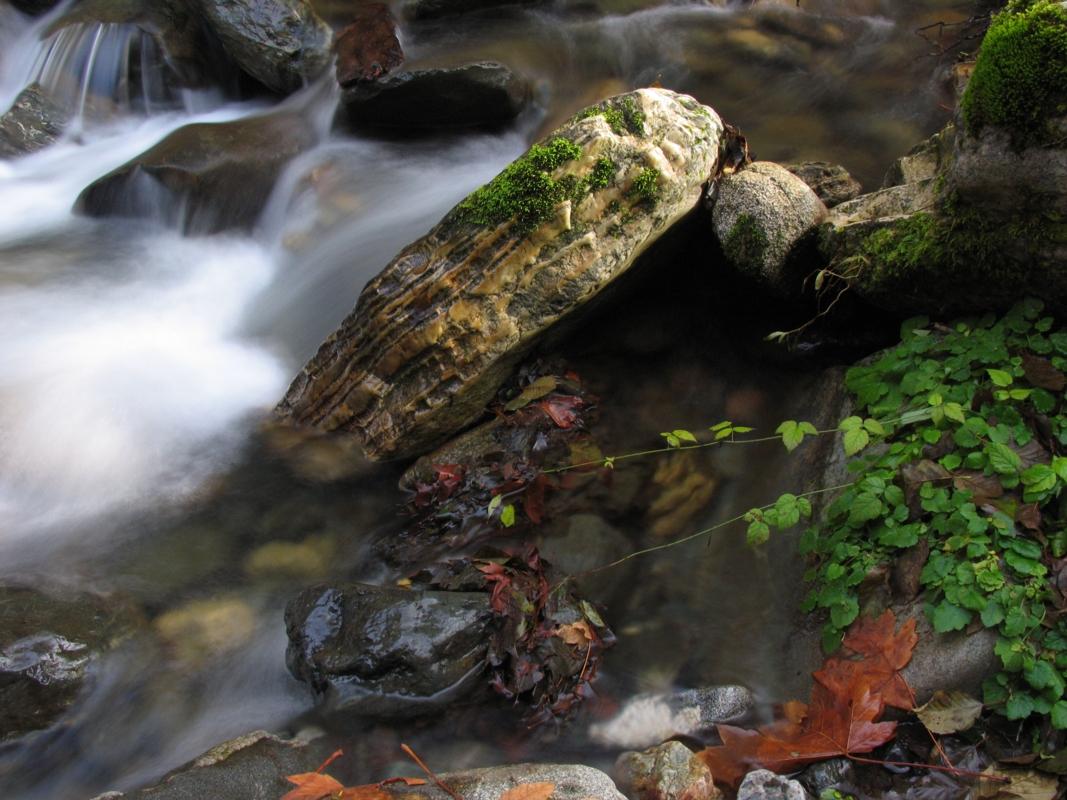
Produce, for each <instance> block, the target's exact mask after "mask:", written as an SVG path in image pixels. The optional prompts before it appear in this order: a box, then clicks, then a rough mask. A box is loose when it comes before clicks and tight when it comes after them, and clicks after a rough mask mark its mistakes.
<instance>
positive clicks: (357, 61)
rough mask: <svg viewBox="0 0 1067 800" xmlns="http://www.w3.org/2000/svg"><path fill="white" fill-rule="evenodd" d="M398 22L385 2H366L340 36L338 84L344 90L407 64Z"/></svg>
mask: <svg viewBox="0 0 1067 800" xmlns="http://www.w3.org/2000/svg"><path fill="white" fill-rule="evenodd" d="M396 34H397V28H396V20H394V19H393V15H392V13H391V12H390V11H389V6H387V5H386V4H385V3H367V4H366V5H363V6H360V7H359V8H358V9H357V10H356V15H355V19H353V21H352V22H351V23H350V24H349V25H348V27H346V28H345V29H344V30H343V31H341V33H340V34H339V35H338V36H337V43H336V50H337V83H339V84H340V85H341V86H342V87H344V86H351V85H352V84H354V83H357V82H359V81H372V80H376V79H378V78H381V77H382V76H383V75H385V74H386V73H388V72H391V71H392V70H394V69H396V68H397V67H399V66H400V65H401V63H403V61H404V51H403V50H402V49H401V48H400V40H399V39H398V38H397V35H396Z"/></svg>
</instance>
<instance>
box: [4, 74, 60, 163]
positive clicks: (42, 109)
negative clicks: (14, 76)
mask: <svg viewBox="0 0 1067 800" xmlns="http://www.w3.org/2000/svg"><path fill="white" fill-rule="evenodd" d="M67 119H68V115H67V112H66V111H65V110H64V109H62V108H61V107H60V106H59V105H58V104H57V103H55V102H54V101H53V100H52V99H51V98H50V97H49V96H48V95H47V94H46V93H45V90H44V89H43V88H42V87H41V86H40V85H39V84H36V83H34V84H31V85H29V86H27V87H26V88H25V89H23V90H22V91H21V92H20V93H19V96H18V97H16V98H15V102H14V103H13V104H12V106H11V108H10V109H9V110H8V111H7V112H6V113H5V114H4V115H3V116H2V117H0V158H14V157H15V156H19V155H25V154H27V153H34V152H36V151H38V150H41V149H43V148H45V147H48V145H50V144H52V143H54V142H55V141H56V139H58V138H59V137H60V136H61V135H62V134H63V129H64V128H65V127H66V125H67Z"/></svg>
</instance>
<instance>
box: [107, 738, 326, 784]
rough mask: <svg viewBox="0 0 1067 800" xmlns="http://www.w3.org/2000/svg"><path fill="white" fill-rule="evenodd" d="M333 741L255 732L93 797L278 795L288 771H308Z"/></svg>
mask: <svg viewBox="0 0 1067 800" xmlns="http://www.w3.org/2000/svg"><path fill="white" fill-rule="evenodd" d="M334 744H335V743H334V742H331V741H330V740H329V739H327V738H326V737H324V736H322V735H321V734H319V733H316V732H314V731H308V732H307V733H301V734H299V735H297V736H295V737H293V738H292V739H286V738H282V737H280V736H275V735H273V734H270V733H268V732H267V731H253V732H252V733H246V734H244V735H243V736H238V737H237V738H236V739H231V740H229V741H227V742H223V743H222V744H219V745H216V746H215V747H213V748H211V749H210V750H208V751H207V752H206V753H204V754H203V755H202V756H199V757H198V758H197V759H196V760H194V761H192V762H190V763H188V764H186V765H184V766H182V767H179V768H178V769H176V770H173V771H172V772H170V773H168V774H167V775H165V776H164V777H163V778H162V779H161V780H160V781H159V782H158V783H156V784H155V785H153V786H150V787H146V788H144V789H137V790H133V791H129V792H126V793H125V794H123V793H121V792H108V793H107V794H103V795H100V796H99V797H98V798H96V800H105V798H107V800H110V798H120V797H121V798H127V799H128V800H149V798H150V799H151V800H190V798H208V797H217V798H226V800H262V799H263V798H273V797H281V796H282V794H284V793H285V792H287V791H289V790H291V789H292V788H293V785H292V784H291V783H289V782H288V781H287V780H286V779H285V776H286V775H295V774H299V773H302V772H311V771H313V770H314V769H315V768H316V767H318V766H319V764H321V763H322V762H323V761H324V760H325V759H326V758H327V756H329V755H330V752H331V750H332V745H334Z"/></svg>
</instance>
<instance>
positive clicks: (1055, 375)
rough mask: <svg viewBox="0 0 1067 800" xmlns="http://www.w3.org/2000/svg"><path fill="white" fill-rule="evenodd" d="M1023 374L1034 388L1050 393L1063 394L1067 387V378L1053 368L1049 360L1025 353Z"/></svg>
mask: <svg viewBox="0 0 1067 800" xmlns="http://www.w3.org/2000/svg"><path fill="white" fill-rule="evenodd" d="M1023 372H1024V373H1025V374H1026V379H1027V380H1028V381H1030V383H1032V384H1033V385H1034V386H1037V387H1038V388H1041V389H1048V390H1049V391H1050V392H1062V391H1063V389H1064V387H1067V377H1065V376H1064V374H1063V373H1062V372H1060V371H1059V370H1058V369H1056V368H1055V367H1054V366H1052V362H1051V361H1049V360H1048V359H1047V358H1041V357H1040V356H1035V355H1031V354H1030V353H1023Z"/></svg>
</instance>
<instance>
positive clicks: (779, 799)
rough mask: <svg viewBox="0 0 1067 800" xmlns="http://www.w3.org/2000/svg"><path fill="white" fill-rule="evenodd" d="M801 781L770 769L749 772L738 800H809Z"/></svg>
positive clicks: (738, 794) (739, 791)
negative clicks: (777, 773)
mask: <svg viewBox="0 0 1067 800" xmlns="http://www.w3.org/2000/svg"><path fill="white" fill-rule="evenodd" d="M807 797H808V795H807V793H806V792H805V791H804V787H803V786H802V785H801V784H800V782H799V781H793V780H790V779H789V778H786V777H784V776H782V775H775V774H774V773H773V772H771V771H770V770H769V769H757V770H753V771H752V772H750V773H748V774H747V775H746V776H745V779H744V780H743V781H741V788H740V789H738V790H737V800H807Z"/></svg>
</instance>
